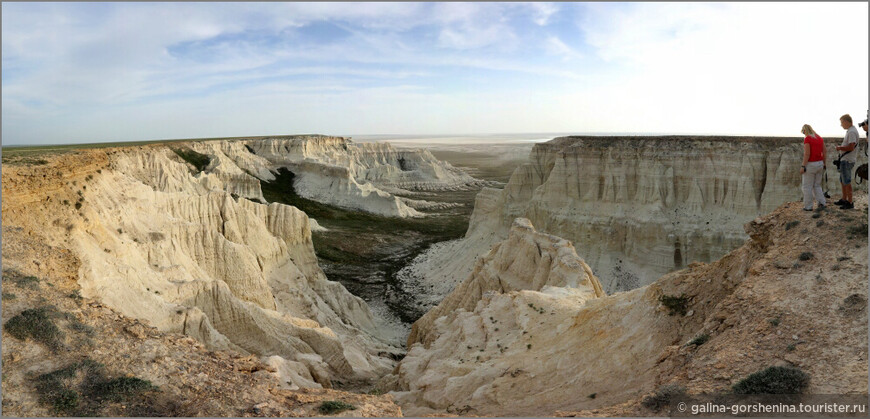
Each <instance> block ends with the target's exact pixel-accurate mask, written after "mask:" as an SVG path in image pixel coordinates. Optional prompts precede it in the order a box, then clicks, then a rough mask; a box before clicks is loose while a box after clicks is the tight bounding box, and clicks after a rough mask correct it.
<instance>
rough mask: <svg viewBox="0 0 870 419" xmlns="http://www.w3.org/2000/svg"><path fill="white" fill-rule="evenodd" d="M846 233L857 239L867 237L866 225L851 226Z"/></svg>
mask: <svg viewBox="0 0 870 419" xmlns="http://www.w3.org/2000/svg"><path fill="white" fill-rule="evenodd" d="M846 231H847V232H849V234H854V235H856V236H859V237H867V223H864V224H860V225H855V226H851V227H849V228H848V229H847V230H846Z"/></svg>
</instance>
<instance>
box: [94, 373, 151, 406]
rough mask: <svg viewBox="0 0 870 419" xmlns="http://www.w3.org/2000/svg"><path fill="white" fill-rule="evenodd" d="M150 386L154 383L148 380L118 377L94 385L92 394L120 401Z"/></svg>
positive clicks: (149, 388)
mask: <svg viewBox="0 0 870 419" xmlns="http://www.w3.org/2000/svg"><path fill="white" fill-rule="evenodd" d="M152 388H154V385H152V384H151V382H150V381H148V380H143V379H141V378H136V377H119V378H115V379H112V380H108V381H104V382H101V383H97V384H96V385H94V387H93V395H94V396H96V397H98V398H100V399H104V400H111V401H121V400H124V399H126V398H128V397H130V396H134V395H136V394H139V393H141V392H143V391H146V390H151V389H152Z"/></svg>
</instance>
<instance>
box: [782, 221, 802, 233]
mask: <svg viewBox="0 0 870 419" xmlns="http://www.w3.org/2000/svg"><path fill="white" fill-rule="evenodd" d="M800 223H801V222H800V221H797V220H795V221H789V222H788V223H786V225H785V231H788V230H791V229H793V228H795V227H797V226H798V224H800Z"/></svg>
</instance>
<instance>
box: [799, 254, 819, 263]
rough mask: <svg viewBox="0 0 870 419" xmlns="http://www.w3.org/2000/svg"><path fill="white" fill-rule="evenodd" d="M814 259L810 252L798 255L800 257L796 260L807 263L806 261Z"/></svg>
mask: <svg viewBox="0 0 870 419" xmlns="http://www.w3.org/2000/svg"><path fill="white" fill-rule="evenodd" d="M814 257H815V255H813V254H812V252H803V253H801V254H800V256H798V259H800V260H803V261H807V260H810V259H812V258H814Z"/></svg>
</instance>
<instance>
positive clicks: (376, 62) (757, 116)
mask: <svg viewBox="0 0 870 419" xmlns="http://www.w3.org/2000/svg"><path fill="white" fill-rule="evenodd" d="M867 14H868V5H867V3H763V4H754V3H688V4H686V3H374V4H366V3H340V4H332V3H122V2H119V3H3V4H2V24H3V26H2V117H3V123H2V137H3V144H4V145H45V144H72V143H79V144H85V143H99V142H127V141H151V140H155V141H156V140H161V139H180V138H215V137H237V136H262V135H278V134H274V133H281V132H287V133H323V134H328V135H341V136H348V135H350V136H353V135H351V134H346V133H350V132H368V133H400V134H362V135H360V134H357V136H360V137H365V136H369V137H371V136H377V135H399V136H403V135H404V136H462V135H473V136H485V135H498V134H486V133H504V132H508V133H514V132H515V133H550V132H558V133H602V134H605V135H616V134H618V133H638V134H641V135H653V134H656V133H658V134H667V135H735V136H747V135H758V136H786V137H791V136H800V128H801V126H802V125H803V124H805V123H809V124H811V125H812V126H813V127H814V128H815V129H816V131H818V132H822V133H825V134H823V135H825V136H831V137H833V136H835V135H841V134H842V130H841V129H840V127H839V124H838V119H839V117H840V115H842V114H844V113H849V114H851V115H852V117H853V119H854V120H855V123H856V124H857V122H860V121H862V120H863V119H864V118H866V112H867V107H868V104H867V91H868V49H870V47H868V34H870V33H868V21H867ZM445 132H446V133H451V132H453V133H467V134H444V133H445ZM401 133H405V134H401Z"/></svg>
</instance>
